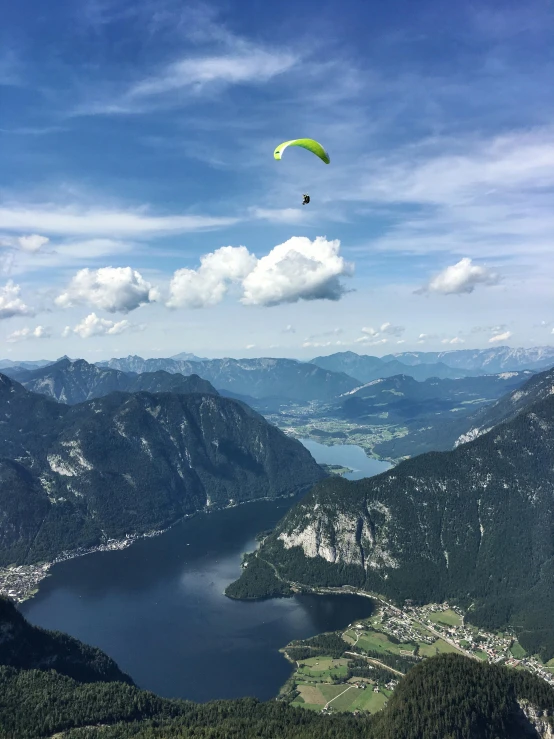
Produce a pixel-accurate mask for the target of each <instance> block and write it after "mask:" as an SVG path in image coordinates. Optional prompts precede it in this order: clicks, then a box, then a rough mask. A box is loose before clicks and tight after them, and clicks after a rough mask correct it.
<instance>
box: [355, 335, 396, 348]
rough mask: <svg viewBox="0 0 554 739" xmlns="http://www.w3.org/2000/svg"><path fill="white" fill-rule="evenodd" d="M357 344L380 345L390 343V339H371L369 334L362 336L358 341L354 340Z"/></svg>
mask: <svg viewBox="0 0 554 739" xmlns="http://www.w3.org/2000/svg"><path fill="white" fill-rule="evenodd" d="M354 343H356V344H361V345H362V346H379V344H388V343H389V340H388V339H371V338H369V337H368V336H360V337H359V338H358V339H356V341H355V342H354Z"/></svg>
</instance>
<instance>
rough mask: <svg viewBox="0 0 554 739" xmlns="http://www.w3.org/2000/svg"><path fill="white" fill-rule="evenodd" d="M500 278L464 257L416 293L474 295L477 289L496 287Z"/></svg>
mask: <svg viewBox="0 0 554 739" xmlns="http://www.w3.org/2000/svg"><path fill="white" fill-rule="evenodd" d="M499 280H500V276H499V275H498V274H496V273H495V272H491V271H490V270H489V269H487V268H486V267H479V266H478V265H476V264H473V263H472V261H471V259H469V258H468V257H464V259H460V261H459V262H457V263H456V264H452V265H451V266H450V267H447V268H446V269H444V270H443V271H442V272H439V274H438V275H435V277H433V278H432V279H431V280H430V282H429V283H428V284H427V285H425V286H423V287H421V288H420V289H419V290H416V293H425V292H434V293H442V294H443V295H462V294H463V293H472V292H473V291H474V290H475V287H476V286H477V285H479V284H482V285H496V284H498V282H499Z"/></svg>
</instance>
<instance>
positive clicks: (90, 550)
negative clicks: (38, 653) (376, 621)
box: [0, 486, 311, 603]
mask: <svg viewBox="0 0 554 739" xmlns="http://www.w3.org/2000/svg"><path fill="white" fill-rule="evenodd" d="M310 487H311V486H306V487H305V488H302V489H300V490H297V491H295V492H292V493H285V494H284V495H277V496H275V497H274V498H270V497H268V496H264V497H262V498H252V499H251V500H242V501H240V502H238V503H235V502H233V503H229V505H226V506H218V507H204V508H202V509H201V510H199V511H195V512H194V513H187V514H185V515H184V516H181V517H180V518H179V519H177V520H176V521H173V522H172V523H171V524H170V525H169V526H166V527H165V528H163V529H151V530H150V531H145V532H143V533H136V532H135V533H132V534H126V535H125V536H124V537H123V538H121V539H108V540H107V541H106V542H104V543H103V544H98V545H97V546H94V547H87V548H83V549H72V550H68V551H65V552H62V553H61V554H59V555H58V556H57V557H56V558H55V559H53V560H52V561H48V562H36V563H33V564H28V565H11V566H8V567H3V568H0V596H5V597H8V598H10V599H11V600H13V601H15V603H24V602H25V601H27V600H30V599H31V598H33V597H34V596H35V595H36V594H37V593H38V591H39V586H40V583H41V582H42V581H43V580H45V579H46V578H47V577H49V576H50V570H51V568H52V567H53V566H54V565H56V564H60V563H61V562H66V561H67V560H70V559H76V558H77V557H85V556H86V555H87V554H95V553H97V552H113V551H121V550H123V549H127V547H130V546H131V544H134V543H135V542H136V541H139V540H140V539H149V538H152V537H154V536H160V535H161V534H165V533H166V532H168V531H170V530H171V529H172V528H173V527H175V526H177V525H179V524H180V523H182V522H183V521H187V520H189V519H191V518H195V517H196V516H198V515H203V514H210V513H217V512H220V511H226V510H229V509H232V508H238V507H239V506H241V505H247V504H249V503H263V502H264V501H266V502H271V501H277V500H286V499H287V498H295V497H297V496H298V497H299V496H300V495H302V494H305V493H306V492H308V490H309V489H310Z"/></svg>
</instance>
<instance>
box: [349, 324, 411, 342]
mask: <svg viewBox="0 0 554 739" xmlns="http://www.w3.org/2000/svg"><path fill="white" fill-rule="evenodd" d="M405 330H406V329H405V328H404V326H394V325H393V324H392V323H390V322H387V323H382V324H381V326H380V327H379V328H378V329H375V328H372V327H371V326H364V327H363V328H362V333H363V334H366V335H367V336H371V337H372V338H375V339H376V338H377V337H378V336H381V334H386V335H387V336H402V334H403V333H404V331H405ZM363 340H364V337H363V336H362V337H360V338H359V339H357V341H363ZM397 343H400V342H397Z"/></svg>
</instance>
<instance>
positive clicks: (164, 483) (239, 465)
mask: <svg viewBox="0 0 554 739" xmlns="http://www.w3.org/2000/svg"><path fill="white" fill-rule="evenodd" d="M0 444H2V449H3V455H4V459H1V460H0V562H2V563H6V564H7V563H11V562H33V561H38V560H40V559H52V557H53V555H55V554H57V553H59V552H61V551H63V550H65V549H72V548H75V547H79V546H91V545H94V544H96V543H99V542H100V541H101V540H103V539H105V538H110V537H112V538H113V537H121V536H124V535H125V534H131V533H135V532H144V531H148V530H151V529H154V528H163V527H165V526H167V525H169V524H171V523H173V522H174V521H176V520H177V519H178V518H180V517H182V516H183V515H185V514H191V513H194V512H196V511H200V510H204V509H207V510H209V509H212V508H219V507H224V506H227V505H229V504H233V503H238V502H242V501H248V500H254V499H259V498H265V497H267V498H275V497H278V496H282V495H287V494H291V493H293V492H297V491H300V490H302V489H305V488H307V487H309V486H310V485H312V484H313V483H314V482H316V481H318V480H320V479H322V477H324V473H323V472H322V470H321V468H320V467H319V466H318V465H317V464H316V463H315V461H314V460H313V458H312V457H311V455H310V454H309V452H308V451H307V450H306V449H305V448H304V447H303V446H302V444H300V442H298V441H296V440H294V439H290V438H288V437H287V436H286V435H285V434H283V433H282V432H281V431H280V430H279V429H277V428H275V427H274V426H271V425H270V424H269V423H267V421H265V419H264V418H262V416H260V415H258V414H257V413H255V412H254V411H252V410H251V409H249V408H248V407H247V406H245V405H243V404H242V403H239V402H236V401H234V400H230V399H228V398H222V397H220V396H218V395H204V394H198V393H197V394H190V395H185V394H176V393H157V394H155V395H153V394H150V393H134V394H124V393H112V394H110V395H108V396H106V397H103V398H99V399H96V400H92V401H88V402H87V403H82V404H79V405H75V406H71V407H70V406H67V405H62V404H59V403H55V402H54V401H50V400H49V399H47V398H44V397H42V396H40V395H36V394H34V393H29V392H27V391H25V390H24V389H23V388H22V387H21V386H20V385H18V384H17V383H15V382H14V381H10V380H9V379H8V378H7V377H5V376H1V375H0Z"/></svg>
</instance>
